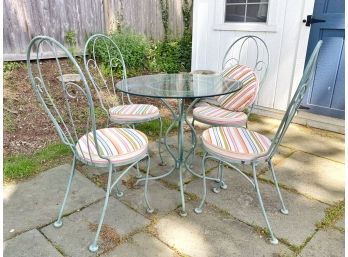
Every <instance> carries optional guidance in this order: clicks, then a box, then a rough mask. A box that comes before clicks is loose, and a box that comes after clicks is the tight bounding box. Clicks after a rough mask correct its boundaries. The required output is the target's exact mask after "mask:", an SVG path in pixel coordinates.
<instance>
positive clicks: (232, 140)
mask: <svg viewBox="0 0 348 257" xmlns="http://www.w3.org/2000/svg"><path fill="white" fill-rule="evenodd" d="M202 141H203V145H204V148H205V149H206V150H207V151H208V152H210V153H213V154H218V155H221V156H224V157H225V158H227V159H232V160H236V159H237V160H240V161H248V160H251V159H253V158H255V157H257V156H260V155H262V154H265V153H266V152H267V151H268V149H269V147H270V145H271V141H270V140H269V139H268V138H267V137H265V136H263V135H261V134H259V133H257V132H253V131H250V130H248V129H246V128H235V127H213V128H209V129H207V130H205V131H204V132H203V134H202Z"/></svg>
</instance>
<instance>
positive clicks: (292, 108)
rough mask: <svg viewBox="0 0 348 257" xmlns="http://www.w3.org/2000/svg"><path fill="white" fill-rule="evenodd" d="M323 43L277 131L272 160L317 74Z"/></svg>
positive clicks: (307, 69) (318, 44)
mask: <svg viewBox="0 0 348 257" xmlns="http://www.w3.org/2000/svg"><path fill="white" fill-rule="evenodd" d="M322 43H323V41H322V40H320V41H319V42H318V43H317V45H316V47H315V49H314V50H313V52H312V54H311V57H310V59H309V61H308V63H307V65H306V68H305V70H304V72H303V76H302V78H301V81H300V83H299V85H298V87H297V90H296V92H295V94H294V96H293V97H292V100H291V102H290V104H289V106H288V108H287V110H286V112H285V114H284V117H283V119H282V121H281V123H280V126H279V128H278V130H277V133H276V134H275V136H274V138H273V139H272V144H271V147H270V148H269V150H268V153H267V154H268V155H269V158H272V156H273V155H274V154H275V152H276V151H277V148H278V146H279V144H280V142H281V140H282V139H283V137H284V135H285V132H286V130H287V128H288V127H289V125H290V123H291V121H292V119H293V118H294V116H295V114H296V111H297V109H298V107H299V106H300V104H301V102H302V99H303V97H304V95H305V92H306V91H307V89H308V87H309V86H310V85H311V82H312V80H313V78H314V74H315V69H316V66H317V62H318V56H319V51H320V48H321V45H322Z"/></svg>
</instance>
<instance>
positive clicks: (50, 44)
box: [27, 34, 322, 252]
mask: <svg viewBox="0 0 348 257" xmlns="http://www.w3.org/2000/svg"><path fill="white" fill-rule="evenodd" d="M321 44H322V42H321V41H320V42H319V43H318V44H317V46H316V48H315V49H314V51H313V53H312V54H311V56H310V58H309V60H308V62H307V65H306V67H305V69H304V73H303V77H302V79H301V81H300V83H299V85H298V88H297V90H296V92H295V93H294V95H293V98H292V100H291V102H290V103H289V105H288V108H287V110H286V112H285V114H284V118H283V119H282V121H281V123H280V126H279V128H278V130H277V132H276V134H275V135H274V137H273V138H272V139H269V138H267V137H266V136H264V135H262V134H259V133H257V132H255V131H251V130H249V129H248V128H247V122H248V117H249V115H250V113H251V111H252V109H253V106H254V104H255V101H256V99H257V96H258V93H259V91H260V88H261V87H263V86H266V85H265V81H266V76H267V71H268V65H269V61H270V57H269V53H268V50H267V46H266V44H265V42H264V41H263V40H262V39H261V38H259V37H256V36H251V35H249V36H244V37H241V38H239V39H237V40H236V41H235V42H233V43H232V44H231V46H230V47H229V48H228V49H227V51H226V54H225V56H224V58H223V63H222V66H221V70H222V71H221V72H220V73H218V74H199V73H195V72H192V73H178V74H163V73H160V74H153V75H146V76H138V77H132V78H128V77H127V69H126V63H125V61H124V59H123V56H122V53H121V50H120V49H119V47H118V46H117V44H116V43H115V42H114V41H113V40H112V39H111V38H110V37H108V36H107V35H102V34H96V35H93V36H91V37H90V38H89V39H88V40H87V42H86V45H85V48H84V53H83V66H84V67H83V68H81V67H80V65H79V64H78V62H77V61H76V60H75V58H74V57H73V56H72V54H71V53H70V52H69V51H68V50H67V49H66V48H65V47H64V46H63V45H62V44H61V43H59V42H58V41H56V40H55V39H53V38H50V37H47V36H37V37H35V38H34V39H32V41H31V42H30V44H29V47H28V52H27V67H28V73H29V79H30V82H31V84H32V87H33V90H34V92H35V95H36V97H37V99H38V101H39V103H40V104H41V106H42V107H43V108H44V110H45V111H46V113H47V115H48V116H49V118H50V120H51V121H52V123H53V125H54V127H55V129H56V131H57V133H58V135H59V137H60V139H61V141H62V142H63V143H64V144H65V145H67V146H68V147H69V148H70V149H71V151H72V153H73V161H72V167H71V173H70V176H69V179H68V185H67V189H66V192H65V196H64V199H63V203H62V205H61V207H60V210H59V214H58V218H57V220H56V222H55V223H54V227H56V228H59V227H61V226H62V225H63V220H62V218H63V214H64V207H65V205H66V203H67V201H68V196H69V191H70V189H71V185H72V181H73V178H74V175H75V171H76V169H75V168H76V162H77V161H80V162H82V163H83V164H85V165H88V166H93V167H97V168H104V169H107V170H108V173H107V174H108V180H107V186H106V194H105V200H104V206H103V208H102V210H101V214H100V220H99V225H98V228H97V231H96V235H95V238H94V240H93V241H92V243H91V244H90V245H89V250H90V251H91V252H96V251H97V250H98V238H99V234H100V232H101V228H102V225H103V221H104V216H105V215H106V210H107V205H108V200H109V196H110V195H111V193H112V191H113V189H114V190H115V192H116V194H117V196H118V197H122V195H123V192H122V191H121V190H120V188H119V184H120V182H121V179H122V177H123V176H124V175H126V174H127V173H128V172H129V171H130V170H131V169H135V170H136V171H137V173H136V177H137V179H138V180H137V183H139V182H142V181H143V182H144V199H145V205H146V206H145V208H146V209H147V212H148V213H152V212H153V211H154V209H153V208H152V205H151V199H149V197H148V194H147V191H148V186H149V185H148V182H149V181H150V180H156V179H162V178H164V177H166V176H169V175H170V174H173V172H178V177H179V189H180V197H181V209H180V215H181V216H186V215H187V212H186V207H185V194H184V182H183V174H184V172H190V173H192V174H193V175H194V176H196V177H198V178H199V179H201V180H202V195H201V198H200V199H201V201H200V203H199V205H198V206H197V207H196V208H195V209H194V212H195V213H196V214H200V213H202V211H203V206H204V203H205V198H206V195H207V186H206V182H207V180H213V181H215V182H216V185H215V186H214V187H213V188H212V190H213V192H214V193H219V192H220V190H221V189H227V184H226V181H225V180H224V167H225V166H228V167H230V168H231V170H234V171H236V172H238V173H239V174H241V175H242V176H243V177H244V178H245V179H246V180H247V181H249V182H250V184H251V190H252V189H254V190H255V192H256V195H257V198H258V201H259V206H260V209H261V212H262V214H263V217H264V220H265V222H266V225H267V228H268V231H269V235H270V242H271V243H272V244H277V243H278V240H277V238H276V237H275V235H274V234H273V230H272V227H271V224H270V221H269V220H268V217H267V213H266V210H265V208H264V205H263V200H262V194H261V192H260V189H259V185H258V178H257V173H256V166H257V165H258V164H261V163H267V164H268V167H269V170H270V172H271V173H272V177H273V182H274V185H275V187H276V191H277V194H278V197H279V200H280V205H281V208H280V212H281V213H282V214H285V215H286V214H288V210H287V208H286V207H285V204H284V201H283V198H282V195H281V192H280V189H279V186H278V182H277V178H276V175H275V172H274V168H273V165H272V157H273V156H274V154H275V153H276V151H277V148H278V146H279V144H280V142H281V140H282V138H283V137H284V134H285V132H286V130H287V128H288V126H289V124H290V123H291V121H292V119H293V117H294V115H295V114H296V111H297V109H298V107H299V105H300V103H301V101H302V99H303V97H304V94H305V92H306V90H307V88H308V87H309V86H310V85H311V80H312V78H313V75H314V71H315V67H316V64H317V59H318V54H319V50H320V47H321ZM252 45H253V46H254V50H253V51H251V50H250V49H251V46H252ZM101 46H102V47H103V49H106V53H107V56H106V61H105V56H104V60H103V63H102V62H101V61H100V53H99V52H98V51H99V50H98V49H100V47H101ZM255 49H256V50H255ZM47 52H51V55H50V57H52V56H53V59H54V60H55V61H54V63H55V65H56V68H57V73H58V77H59V78H60V79H59V80H57V81H55V82H53V81H49V80H47V79H46V78H45V74H44V68H43V66H44V63H43V62H41V59H42V57H43V55H44V54H47ZM62 56H64V57H65V58H66V60H67V61H69V62H70V67H72V68H73V69H74V71H75V72H76V73H78V75H79V76H80V79H81V81H79V82H76V81H66V80H64V74H65V70H66V66H65V65H63V64H62V63H61V57H62ZM243 58H244V59H247V60H249V61H251V62H249V63H248V64H246V63H243V61H242V59H243ZM105 63H107V65H106V66H107V67H105ZM86 75H87V76H86ZM132 96H138V97H137V98H138V99H139V97H144V98H145V97H146V98H156V99H159V100H160V101H161V102H162V103H163V105H164V106H166V107H167V108H168V109H169V111H170V113H171V115H172V123H171V124H170V125H169V127H168V129H167V130H166V131H165V132H163V131H162V130H163V126H162V118H161V115H160V110H159V108H158V107H157V106H155V105H152V104H134V103H133V102H132ZM119 99H120V100H121V101H119ZM170 99H171V100H173V99H174V100H177V101H176V102H177V105H176V107H175V108H174V107H173V106H172V104H171V103H172V102H173V101H169V100H170ZM97 106H98V107H97ZM97 109H98V113H99V112H100V110H101V112H103V113H105V114H106V117H107V124H106V125H105V126H104V127H102V128H98V127H99V126H98V125H97V124H99V123H98V119H97V117H98V115H96V114H97ZM191 113H192V120H191V119H189V115H191ZM150 121H158V122H159V127H160V131H159V138H158V140H157V141H158V153H159V156H160V160H161V162H162V163H163V158H162V155H161V154H162V152H163V149H162V150H161V147H163V146H164V147H165V148H166V151H168V152H169V154H170V156H171V157H172V158H173V160H174V165H173V167H170V168H169V170H166V169H167V168H166V167H165V166H164V165H162V166H160V167H161V169H163V174H162V175H160V176H156V177H155V176H150V154H149V151H148V145H149V141H148V138H147V136H146V135H145V134H144V133H143V132H141V131H139V130H136V129H135V126H136V125H137V124H139V123H145V122H150ZM195 121H199V122H202V123H205V124H207V125H210V127H209V128H208V129H206V130H204V131H203V132H202V134H201V135H197V134H196V130H195V128H194V126H195V124H194V123H195ZM175 125H177V126H175ZM184 126H188V127H189V129H190V132H191V135H190V136H191V142H190V143H191V144H190V149H189V151H188V152H187V153H186V152H185V151H184ZM174 128H176V129H177V150H176V151H174V150H173V149H174V148H171V147H169V145H168V136H169V134H171V132H173V130H174ZM199 138H200V140H201V143H202V147H203V150H204V153H203V157H202V160H201V164H202V165H201V169H200V170H197V167H194V166H193V165H192V163H193V158H194V157H195V155H196V151H195V150H196V146H197V142H198V140H199ZM208 159H211V160H215V161H216V162H217V163H218V165H217V173H216V174H217V175H216V176H215V177H209V176H207V175H206V161H207V160H208ZM142 161H146V169H145V170H146V174H145V177H142V173H141V172H140V168H139V163H140V162H142ZM238 164H248V165H251V166H252V175H251V176H249V175H248V174H246V173H245V172H243V171H242V170H240V169H239V168H238ZM229 170H230V169H229ZM246 215H247V214H246ZM130 222H131V221H130Z"/></svg>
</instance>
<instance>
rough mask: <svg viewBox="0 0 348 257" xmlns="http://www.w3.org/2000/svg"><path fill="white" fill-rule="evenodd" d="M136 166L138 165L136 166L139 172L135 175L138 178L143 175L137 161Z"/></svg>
mask: <svg viewBox="0 0 348 257" xmlns="http://www.w3.org/2000/svg"><path fill="white" fill-rule="evenodd" d="M136 166H137V168H136V170H137V174H136V175H135V177H136V178H137V179H139V178H142V177H143V175H142V174H141V172H140V169H139V163H137V164H136Z"/></svg>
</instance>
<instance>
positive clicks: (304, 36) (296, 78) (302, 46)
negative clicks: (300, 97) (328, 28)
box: [288, 0, 315, 103]
mask: <svg viewBox="0 0 348 257" xmlns="http://www.w3.org/2000/svg"><path fill="white" fill-rule="evenodd" d="M314 2H315V0H305V1H304V7H303V13H302V17H303V19H306V17H307V15H310V14H312V13H313V9H314ZM309 33H310V27H306V26H305V24H303V26H302V27H301V30H300V33H299V39H298V44H297V48H296V49H297V54H296V59H295V60H296V61H295V67H294V70H293V77H292V85H291V88H290V94H289V99H288V103H289V102H290V101H291V98H292V96H293V95H294V93H295V91H296V89H297V86H298V83H299V82H300V80H301V77H302V74H303V70H304V65H305V62H306V54H307V45H308V40H309Z"/></svg>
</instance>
